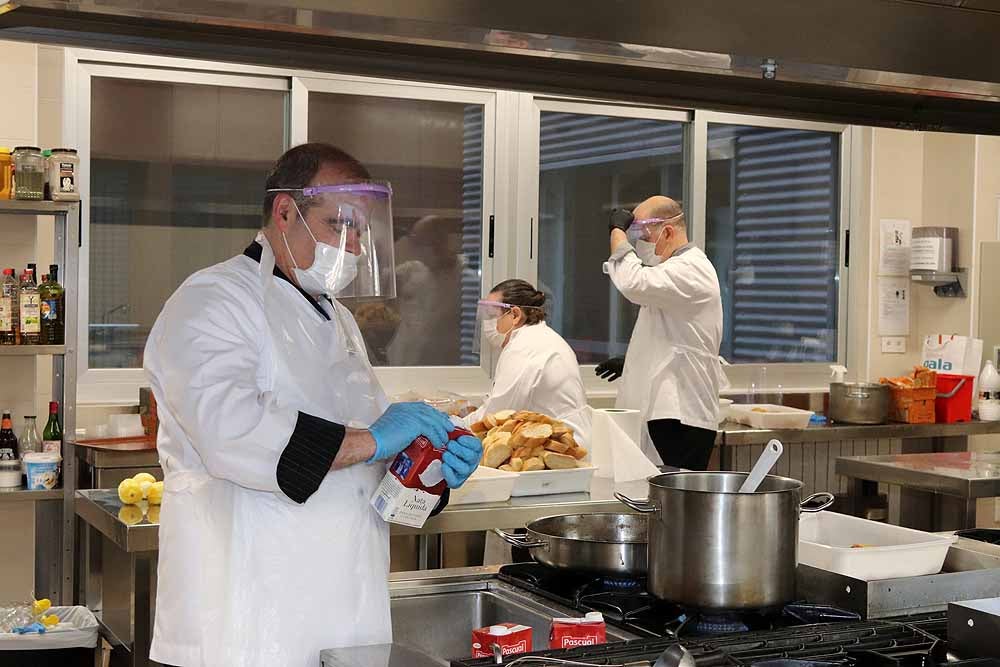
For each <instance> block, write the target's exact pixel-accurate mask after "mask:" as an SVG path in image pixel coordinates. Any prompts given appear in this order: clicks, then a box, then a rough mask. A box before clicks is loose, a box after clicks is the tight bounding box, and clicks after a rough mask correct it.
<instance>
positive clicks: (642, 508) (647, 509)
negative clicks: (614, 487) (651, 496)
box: [615, 491, 656, 514]
mask: <svg viewBox="0 0 1000 667" xmlns="http://www.w3.org/2000/svg"><path fill="white" fill-rule="evenodd" d="M615 498H616V499H618V502H620V503H623V504H624V505H627V506H628V507H630V508H631V509H633V510H635V511H636V512H639V513H640V514H652V513H653V512H655V511H656V505H654V504H653V503H651V502H649V501H648V500H634V499H632V498H629V497H628V496H626V495H625V494H624V493H618V492H617V491H615Z"/></svg>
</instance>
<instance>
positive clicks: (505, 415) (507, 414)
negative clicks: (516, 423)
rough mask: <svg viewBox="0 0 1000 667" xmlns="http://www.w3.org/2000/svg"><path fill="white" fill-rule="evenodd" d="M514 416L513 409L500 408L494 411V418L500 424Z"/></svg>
mask: <svg viewBox="0 0 1000 667" xmlns="http://www.w3.org/2000/svg"><path fill="white" fill-rule="evenodd" d="M513 416H514V411H513V410H500V411H498V412H494V413H493V420H494V421H495V422H496V423H497V424H498V425H499V424H503V423H505V422H507V421H508V420H509V419H510V418H511V417H513Z"/></svg>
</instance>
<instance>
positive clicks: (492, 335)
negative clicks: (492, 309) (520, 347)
mask: <svg viewBox="0 0 1000 667" xmlns="http://www.w3.org/2000/svg"><path fill="white" fill-rule="evenodd" d="M498 321H500V318H499V317H495V318H493V319H492V320H483V335H484V336H486V342H487V343H489V344H490V346H491V347H493V348H494V349H500V347H501V346H502V345H503V342H504V341H505V340H506V339H507V334H503V333H500V332H499V331H497V322H498Z"/></svg>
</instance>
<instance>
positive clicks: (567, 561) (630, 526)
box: [493, 514, 649, 577]
mask: <svg viewBox="0 0 1000 667" xmlns="http://www.w3.org/2000/svg"><path fill="white" fill-rule="evenodd" d="M648 526H649V521H648V519H647V517H645V516H643V515H642V514H563V515H559V516H547V517H544V518H541V519H535V520H534V521H532V522H530V523H529V524H527V525H526V526H525V528H526V529H527V531H528V534H527V535H524V536H521V535H514V534H512V533H508V532H506V531H503V530H500V529H499V528H494V529H493V532H495V533H496V534H497V535H499V536H500V537H501V538H503V539H504V540H506V541H507V542H509V543H510V544H511V545H513V546H515V547H521V548H522V549H528V550H530V552H531V557H532V558H534V559H535V561H537V562H539V563H541V564H542V565H548V566H549V567H555V568H562V569H570V570H575V571H578V572H591V573H595V574H609V575H616V576H628V577H640V576H645V575H646V570H647V565H646V562H647V561H646V550H647V546H648V544H647V542H648V538H647V534H648Z"/></svg>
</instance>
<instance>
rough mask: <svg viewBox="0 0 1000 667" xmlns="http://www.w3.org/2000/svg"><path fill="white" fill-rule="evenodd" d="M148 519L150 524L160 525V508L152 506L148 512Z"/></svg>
mask: <svg viewBox="0 0 1000 667" xmlns="http://www.w3.org/2000/svg"><path fill="white" fill-rule="evenodd" d="M146 519H147V520H148V521H149V522H150V523H160V506H159V505H150V506H149V509H148V510H146Z"/></svg>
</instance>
